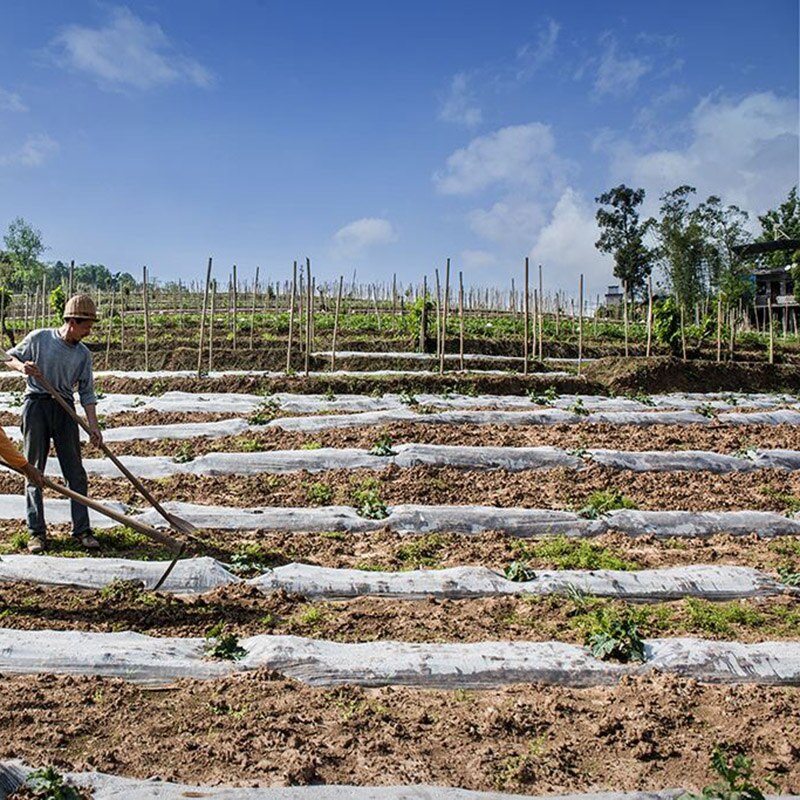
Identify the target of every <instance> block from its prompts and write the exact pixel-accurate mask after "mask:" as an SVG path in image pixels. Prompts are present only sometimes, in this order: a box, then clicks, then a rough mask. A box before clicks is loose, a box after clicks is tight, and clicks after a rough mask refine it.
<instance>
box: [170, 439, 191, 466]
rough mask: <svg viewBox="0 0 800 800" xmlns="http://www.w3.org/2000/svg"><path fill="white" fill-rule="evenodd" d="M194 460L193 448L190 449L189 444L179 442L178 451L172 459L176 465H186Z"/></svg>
mask: <svg viewBox="0 0 800 800" xmlns="http://www.w3.org/2000/svg"><path fill="white" fill-rule="evenodd" d="M194 459H195V455H194V447H192V443H191V442H181V443H180V444H179V445H178V451H177V452H176V453H175V455H174V456H173V457H172V460H173V461H174V462H175V463H176V464H187V463H188V462H190V461H194Z"/></svg>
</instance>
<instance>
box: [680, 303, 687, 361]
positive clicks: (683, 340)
mask: <svg viewBox="0 0 800 800" xmlns="http://www.w3.org/2000/svg"><path fill="white" fill-rule="evenodd" d="M685 316H686V312H685V306H684V305H683V303H681V347H682V348H683V360H684V361H686V327H685V325H684V317H685Z"/></svg>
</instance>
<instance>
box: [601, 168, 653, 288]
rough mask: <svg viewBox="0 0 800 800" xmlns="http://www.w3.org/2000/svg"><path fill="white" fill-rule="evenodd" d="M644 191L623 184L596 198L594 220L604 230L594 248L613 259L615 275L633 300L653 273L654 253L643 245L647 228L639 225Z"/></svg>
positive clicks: (644, 225)
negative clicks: (608, 254)
mask: <svg viewBox="0 0 800 800" xmlns="http://www.w3.org/2000/svg"><path fill="white" fill-rule="evenodd" d="M644 194H645V193H644V189H631V188H629V187H628V186H626V185H625V184H624V183H622V184H620V185H619V186H616V187H615V188H613V189H610V190H609V191H607V192H604V193H603V194H601V195H600V197H596V198H595V202H596V203H600V204H601V205H602V206H609V208H598V209H597V214H596V215H595V218H596V219H597V224H598V225H599V226H600V228H601V229H602V233H601V234H600V238H599V239H598V240H597V241H596V242H595V244H594V246H595V247H596V248H597V249H598V250H600V251H601V252H603V253H610V254H612V255H613V256H614V275H615V276H616V277H617V278H619V279H620V280H621V281H622V282H623V284H624V285H625V291H626V294H627V295H628V296H629V297H633V295H634V294H635V292H636V290H637V289H643V288H644V285H645V280H646V278H647V276H648V275H649V274H650V271H651V270H652V260H653V253H652V251H651V250H650V249H649V248H647V247H646V246H645V244H644V241H643V238H644V234H645V232H646V230H647V225H646V224H640V223H639V212H638V211H637V208H638V207H639V206H640V205H641V204H642V202H643V201H644Z"/></svg>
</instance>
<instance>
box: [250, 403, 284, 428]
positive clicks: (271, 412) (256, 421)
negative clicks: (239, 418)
mask: <svg viewBox="0 0 800 800" xmlns="http://www.w3.org/2000/svg"><path fill="white" fill-rule="evenodd" d="M280 410H281V406H280V403H279V402H278V401H277V400H275V398H273V397H267V398H265V399H264V400H262V401H261V403H260V405H259V406H258V408H256V409H255V411H253V413H252V414H251V415H250V416H249V417H248V418H247V421H248V422H249V423H250V424H251V425H266V424H267V423H269V422H272V420H273V419H275V417H277V416H278V413H279V412H280Z"/></svg>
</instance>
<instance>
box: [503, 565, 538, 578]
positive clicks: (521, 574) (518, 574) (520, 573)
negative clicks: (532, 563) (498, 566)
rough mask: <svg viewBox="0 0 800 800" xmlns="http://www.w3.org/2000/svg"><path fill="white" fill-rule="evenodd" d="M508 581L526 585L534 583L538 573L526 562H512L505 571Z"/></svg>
mask: <svg viewBox="0 0 800 800" xmlns="http://www.w3.org/2000/svg"><path fill="white" fill-rule="evenodd" d="M504 574H505V576H506V580H507V581H516V582H518V583H524V582H526V581H532V580H533V579H534V578H535V577H536V573H535V572H534V571H533V570H532V569H531V568H530V567H529V566H528V565H527V564H526V563H525V562H524V561H512V562H511V563H510V564H509V565H508V566H507V567H506V568H505V571H504Z"/></svg>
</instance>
